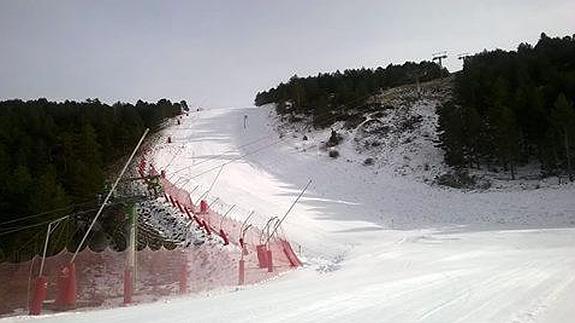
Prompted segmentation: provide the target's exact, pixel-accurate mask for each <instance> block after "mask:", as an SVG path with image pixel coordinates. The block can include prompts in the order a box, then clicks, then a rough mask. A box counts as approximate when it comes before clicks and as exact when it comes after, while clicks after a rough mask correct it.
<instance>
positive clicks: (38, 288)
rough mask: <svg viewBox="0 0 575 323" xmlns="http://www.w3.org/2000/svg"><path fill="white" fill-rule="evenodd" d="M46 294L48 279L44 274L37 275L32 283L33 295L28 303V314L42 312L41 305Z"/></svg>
mask: <svg viewBox="0 0 575 323" xmlns="http://www.w3.org/2000/svg"><path fill="white" fill-rule="evenodd" d="M47 294H48V280H47V279H46V277H44V276H38V277H37V278H36V282H35V283H34V297H33V298H32V303H30V312H29V314H30V315H40V314H41V313H42V306H43V305H44V300H45V299H46V295H47Z"/></svg>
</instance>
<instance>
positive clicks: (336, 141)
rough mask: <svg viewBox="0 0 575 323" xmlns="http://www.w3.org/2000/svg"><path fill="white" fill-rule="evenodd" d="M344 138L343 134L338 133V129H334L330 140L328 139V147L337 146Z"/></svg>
mask: <svg viewBox="0 0 575 323" xmlns="http://www.w3.org/2000/svg"><path fill="white" fill-rule="evenodd" d="M342 139H343V138H342V136H341V135H340V134H338V133H337V131H335V130H332V131H331V136H330V137H329V140H328V141H327V146H328V147H334V146H337V145H339V143H340V142H341V141H342Z"/></svg>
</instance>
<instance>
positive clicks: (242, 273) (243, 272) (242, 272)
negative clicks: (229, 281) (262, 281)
mask: <svg viewBox="0 0 575 323" xmlns="http://www.w3.org/2000/svg"><path fill="white" fill-rule="evenodd" d="M245 266H246V263H245V261H244V260H243V259H240V266H239V268H238V271H239V272H238V276H239V277H238V284H239V285H243V284H244V283H245V281H246V267H245Z"/></svg>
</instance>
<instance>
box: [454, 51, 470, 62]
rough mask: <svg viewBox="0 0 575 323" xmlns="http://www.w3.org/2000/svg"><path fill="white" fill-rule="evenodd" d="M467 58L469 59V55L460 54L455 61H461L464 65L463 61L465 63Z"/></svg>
mask: <svg viewBox="0 0 575 323" xmlns="http://www.w3.org/2000/svg"><path fill="white" fill-rule="evenodd" d="M469 57H471V54H469V53H461V54H459V55H457V59H459V60H461V61H463V63H465V61H466V60H467V59H468V58H469Z"/></svg>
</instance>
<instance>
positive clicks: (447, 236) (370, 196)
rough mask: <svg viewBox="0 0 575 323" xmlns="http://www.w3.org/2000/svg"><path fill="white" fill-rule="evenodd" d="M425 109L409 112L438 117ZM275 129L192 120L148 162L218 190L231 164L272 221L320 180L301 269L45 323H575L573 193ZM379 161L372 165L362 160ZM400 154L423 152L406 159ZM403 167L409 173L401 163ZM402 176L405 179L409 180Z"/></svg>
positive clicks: (298, 225) (225, 194)
mask: <svg viewBox="0 0 575 323" xmlns="http://www.w3.org/2000/svg"><path fill="white" fill-rule="evenodd" d="M428 106H429V104H422V105H421V106H419V107H414V108H413V109H412V111H411V112H410V113H412V112H413V113H417V114H419V115H422V117H423V118H425V116H426V115H427V117H429V118H433V116H431V115H430V114H429V110H428V108H427V107H428ZM426 113H427V114H426ZM246 115H247V119H248V122H247V128H244V126H243V124H244V118H245V116H246ZM383 118H385V117H383ZM278 126H279V123H278V119H277V118H276V117H275V115H274V113H273V111H271V109H270V108H237V109H214V110H206V111H201V112H198V113H192V114H190V116H189V117H184V118H183V119H182V123H181V125H174V126H172V127H170V128H169V129H167V130H166V131H165V135H166V136H168V135H169V136H171V138H172V142H173V143H172V144H162V145H160V146H158V147H157V149H156V151H155V153H154V156H153V158H154V160H155V164H156V165H157V167H158V168H160V169H161V168H167V172H168V174H175V175H173V176H174V177H175V178H176V179H177V178H178V177H179V178H180V179H181V181H180V183H187V184H186V185H187V187H189V188H193V187H195V186H196V185H202V186H203V187H209V186H210V185H211V183H212V180H213V178H214V176H215V175H216V173H217V170H218V169H219V166H221V165H224V163H225V164H226V166H225V167H224V168H223V170H222V172H221V176H220V178H219V179H218V181H217V182H216V184H215V185H214V188H213V190H212V193H213V195H214V196H218V197H219V198H220V199H222V200H224V201H226V202H227V203H230V204H237V205H238V207H240V208H243V209H246V210H251V209H253V210H255V211H256V212H257V213H258V214H260V215H262V216H267V217H271V216H281V215H283V213H284V212H285V211H286V210H287V209H288V207H289V206H290V204H291V202H292V201H293V199H294V198H295V195H297V192H298V190H299V189H300V188H301V187H302V186H303V185H304V184H305V183H306V182H307V181H308V180H309V179H312V180H313V184H312V186H311V188H310V190H309V191H308V192H307V193H306V195H305V197H304V198H303V199H302V201H301V203H300V204H298V205H297V206H296V207H295V209H294V210H293V213H292V214H291V215H290V216H289V217H288V219H287V220H286V223H285V225H284V230H285V233H286V234H287V235H288V236H289V237H290V239H291V240H292V241H295V242H296V243H298V244H299V246H298V248H296V249H297V250H299V252H300V254H301V256H302V258H303V259H304V260H305V263H306V265H305V267H304V268H302V269H300V270H298V271H296V272H292V273H288V274H286V275H283V276H281V277H279V278H278V279H276V280H274V281H271V282H267V283H264V284H260V285H257V286H246V287H242V288H238V289H233V290H220V291H216V292H214V293H212V294H210V295H207V294H202V295H194V296H190V297H182V298H179V299H175V300H170V301H166V302H164V303H156V304H145V305H141V306H137V307H127V308H118V309H111V310H105V311H98V312H81V313H63V314H58V315H49V316H43V317H40V318H38V321H53V322H94V321H113V322H197V321H201V322H280V321H281V322H334V321H335V322H348V321H351V320H354V321H358V322H571V321H572V319H573V317H575V308H574V307H573V306H572V305H573V304H575V271H574V270H573V269H574V268H575V200H574V199H573V196H575V195H574V194H575V190H574V188H573V186H572V185H555V186H553V187H544V188H541V189H538V190H525V191H521V190H508V191H485V192H479V191H478V192H464V191H460V190H454V189H445V188H439V187H436V186H432V185H428V184H426V183H425V182H424V180H425V178H426V177H425V176H423V177H421V174H424V173H425V172H440V171H441V169H436V170H434V169H433V168H426V167H425V165H424V164H422V161H423V160H426V158H427V157H429V156H427V157H426V156H425V154H431V157H430V158H439V157H438V156H437V155H436V152H434V151H433V150H431V149H432V148H430V147H428V146H426V144H425V143H426V141H425V140H427V139H425V140H424V139H421V138H419V139H416V140H415V141H412V143H414V142H415V143H416V144H417V145H420V146H419V147H420V148H422V150H417V151H413V152H410V151H405V152H404V153H402V152H401V150H398V151H397V152H394V153H391V154H389V155H386V153H385V152H377V153H375V152H374V151H373V150H371V149H370V150H369V151H368V150H366V151H361V150H360V151H359V152H358V146H360V147H361V146H362V145H361V140H364V139H365V140H369V138H368V136H364V137H362V139H360V140H359V144H358V141H356V140H355V138H358V137H356V136H357V135H358V133H357V131H358V130H354V131H350V132H349V133H345V132H342V133H343V136H344V139H345V140H344V142H343V144H342V145H341V146H338V147H337V148H336V149H338V150H339V151H340V157H339V158H337V159H334V158H330V157H329V156H328V153H327V152H326V151H324V150H323V149H320V147H321V146H322V142H321V141H327V139H328V137H329V133H328V132H325V131H323V132H320V131H317V132H314V131H311V130H304V129H299V130H298V132H295V130H293V131H292V130H291V129H288V128H285V127H282V129H281V131H282V135H281V138H280V135H279V134H278V132H277V128H278ZM421 131H422V132H425V131H426V129H425V127H423V128H421ZM303 135H306V136H307V137H308V140H303ZM430 136H433V134H430ZM418 140H421V141H418ZM409 144H410V143H401V142H400V143H399V146H401V147H405V148H406V149H407V147H409ZM385 145H387V146H390V145H392V144H391V143H386V144H385ZM414 147H417V146H414ZM427 148H429V149H430V150H429V151H427V150H426V149H427ZM402 149H403V148H402ZM433 149H435V148H433ZM371 154H374V156H375V158H376V159H377V163H375V164H374V165H373V166H364V165H362V163H363V162H364V161H365V159H366V158H368V157H371V156H372V155H371ZM395 154H397V155H395ZM402 154H406V155H408V156H417V155H418V154H424V155H421V158H415V157H413V158H411V157H410V158H411V159H410V161H407V162H403V161H401V163H400V162H398V159H399V160H401V157H402ZM400 164H401V165H408V167H407V168H405V167H403V166H401V167H396V166H397V165H400ZM386 165H387V166H386ZM389 165H391V166H389ZM190 166H191V167H190ZM401 169H405V171H404V172H403V173H405V174H408V175H409V176H401V174H402V171H401ZM426 169H427V170H426ZM209 170H212V171H211V172H207V173H206V171H209ZM412 175H413V176H412ZM190 179H191V180H190ZM420 179H423V180H420ZM187 180H189V181H188V182H186V181H187ZM241 214H243V213H241V212H239V213H238V216H239V215H241ZM246 215H247V213H246ZM34 319H35V320H36V318H34ZM10 320H13V321H25V320H28V318H26V317H21V318H11V319H10Z"/></svg>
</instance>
